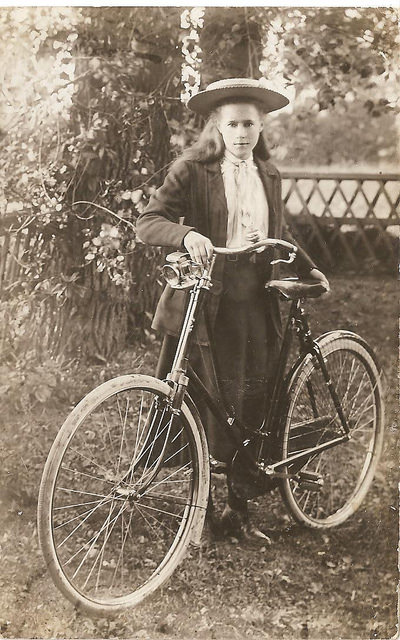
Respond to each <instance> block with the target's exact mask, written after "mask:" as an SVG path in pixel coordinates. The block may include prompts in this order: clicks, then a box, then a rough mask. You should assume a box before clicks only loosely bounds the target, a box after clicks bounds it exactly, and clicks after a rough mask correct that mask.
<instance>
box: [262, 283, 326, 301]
mask: <svg viewBox="0 0 400 640" xmlns="http://www.w3.org/2000/svg"><path fill="white" fill-rule="evenodd" d="M265 288H266V289H267V291H268V290H270V289H276V290H277V291H279V293H280V294H281V295H282V296H284V297H285V298H286V299H287V300H299V299H300V298H318V297H319V296H321V295H322V294H323V293H326V292H327V288H326V286H325V285H324V284H323V283H322V282H318V281H317V280H270V281H269V282H267V283H266V284H265Z"/></svg>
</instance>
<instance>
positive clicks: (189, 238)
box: [183, 231, 213, 266]
mask: <svg viewBox="0 0 400 640" xmlns="http://www.w3.org/2000/svg"><path fill="white" fill-rule="evenodd" d="M183 244H184V246H185V247H186V249H187V250H188V251H189V253H190V257H191V259H192V260H194V262H197V263H199V264H202V265H203V266H207V263H208V261H209V260H211V257H212V254H213V245H212V242H211V240H210V239H209V238H207V237H206V236H203V235H202V234H201V233H197V231H189V233H187V234H186V235H185V237H184V238H183Z"/></svg>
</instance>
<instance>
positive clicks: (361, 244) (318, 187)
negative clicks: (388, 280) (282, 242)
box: [282, 171, 400, 270]
mask: <svg viewBox="0 0 400 640" xmlns="http://www.w3.org/2000/svg"><path fill="white" fill-rule="evenodd" d="M282 178H283V199H284V202H285V207H286V215H287V218H288V220H289V222H290V225H291V227H292V228H293V230H294V231H295V233H296V235H298V236H299V237H301V239H302V244H303V245H304V246H305V248H306V249H307V250H308V251H309V252H310V254H311V255H312V256H313V257H314V258H315V259H316V260H318V261H319V264H321V266H325V267H330V268H335V267H339V266H350V267H351V268H353V269H356V270H359V269H362V268H365V266H366V265H379V266H386V267H389V268H391V267H392V266H393V265H394V264H395V263H396V261H397V244H398V232H399V224H400V217H399V204H400V175H397V174H383V173H377V174H372V173H371V174H359V173H354V174H351V173H341V174H338V173H335V174H333V173H314V172H312V173H311V172H300V171H291V172H282Z"/></svg>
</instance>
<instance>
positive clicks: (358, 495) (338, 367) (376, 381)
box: [281, 331, 384, 528]
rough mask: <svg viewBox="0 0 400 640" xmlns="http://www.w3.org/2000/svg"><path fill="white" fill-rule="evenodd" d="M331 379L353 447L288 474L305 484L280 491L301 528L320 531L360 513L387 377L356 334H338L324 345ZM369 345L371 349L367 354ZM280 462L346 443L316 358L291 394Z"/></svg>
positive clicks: (289, 483) (290, 483)
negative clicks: (310, 450)
mask: <svg viewBox="0 0 400 640" xmlns="http://www.w3.org/2000/svg"><path fill="white" fill-rule="evenodd" d="M319 344H320V348H321V351H322V355H323V357H324V360H325V363H326V367H327V370H328V373H329V375H330V377H331V380H332V382H333V384H334V387H335V389H336V393H337V395H338V398H339V401H340V404H341V406H342V409H343V412H344V415H345V417H346V420H347V423H348V426H349V428H350V440H349V441H347V442H344V443H342V444H339V445H337V446H334V447H332V448H330V449H326V450H325V451H323V452H321V453H319V454H314V455H313V456H311V457H310V458H309V459H308V460H306V462H304V463H299V462H297V463H292V465H288V466H287V467H286V468H287V470H288V471H289V472H292V473H293V472H295V473H298V472H299V471H300V480H296V479H293V478H292V479H285V480H283V481H282V484H281V492H282V495H283V498H284V501H285V503H286V505H287V507H288V509H289V511H290V512H291V514H292V515H293V517H294V518H295V520H296V521H298V522H300V523H302V524H305V525H307V526H309V527H315V528H329V527H333V526H336V525H339V524H341V523H342V522H344V521H345V520H346V519H347V518H348V517H349V516H351V515H352V514H353V513H354V512H355V511H356V509H357V508H358V507H359V506H360V504H361V502H362V500H363V498H364V497H365V495H366V493H367V491H368V489H369V487H370V485H371V482H372V480H373V476H374V472H375V469H376V466H377V463H378V460H379V456H380V453H381V450H382V444H383V431H384V406H383V399H382V386H381V374H380V371H379V369H378V366H377V364H376V361H375V359H374V358H373V357H372V355H371V352H370V350H369V349H368V348H367V345H365V343H364V342H363V341H362V340H361V339H360V338H359V337H358V336H356V335H355V334H351V333H350V332H341V331H335V332H332V333H331V334H327V335H326V336H324V337H323V338H322V339H321V340H320V343H319ZM364 345H365V346H364ZM287 396H288V398H287V400H288V405H287V407H288V408H287V414H286V419H285V424H284V428H283V438H282V450H281V452H282V456H283V458H285V457H287V456H288V455H290V454H295V453H297V452H300V451H304V450H306V449H308V448H311V447H314V446H317V445H319V444H322V443H325V442H328V441H329V440H332V439H334V438H337V437H339V436H341V435H343V430H342V428H341V422H340V419H339V416H338V412H337V410H336V408H335V405H334V403H333V400H332V397H331V394H330V392H329V390H328V387H327V385H326V383H325V381H324V378H323V375H322V372H321V369H320V367H319V366H318V363H317V361H316V359H315V358H312V357H311V356H306V358H305V359H304V360H303V361H302V363H301V364H300V366H299V367H298V368H297V370H296V371H295V372H294V374H293V376H292V379H291V380H290V382H289V386H288V392H287Z"/></svg>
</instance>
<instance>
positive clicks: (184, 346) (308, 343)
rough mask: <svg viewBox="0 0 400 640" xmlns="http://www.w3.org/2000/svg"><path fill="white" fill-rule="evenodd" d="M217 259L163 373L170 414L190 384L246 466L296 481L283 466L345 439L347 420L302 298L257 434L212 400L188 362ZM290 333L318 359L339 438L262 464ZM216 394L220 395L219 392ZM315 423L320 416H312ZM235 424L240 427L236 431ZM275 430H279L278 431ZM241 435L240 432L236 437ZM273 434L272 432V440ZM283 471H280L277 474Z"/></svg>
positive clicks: (200, 281) (274, 423)
mask: <svg viewBox="0 0 400 640" xmlns="http://www.w3.org/2000/svg"><path fill="white" fill-rule="evenodd" d="M215 259H216V255H215V254H214V255H213V257H212V259H211V263H210V267H209V268H204V270H203V273H202V275H201V277H198V278H197V279H196V282H195V284H194V285H193V287H192V288H191V290H190V294H189V304H188V306H187V310H186V314H185V318H184V321H183V324H182V329H181V333H180V337H179V341H178V345H177V349H176V353H175V357H174V361H173V364H172V368H171V371H170V373H169V374H168V375H167V378H166V380H167V382H168V383H169V384H170V386H172V388H173V393H172V397H171V404H170V410H171V411H172V413H176V414H179V412H180V407H181V405H182V402H183V400H184V396H185V394H186V393H187V388H188V384H189V381H190V383H191V388H192V389H193V390H194V393H195V395H196V397H200V398H201V399H202V400H204V402H205V403H206V405H207V407H208V408H209V409H210V411H211V412H212V414H213V415H214V417H215V418H216V420H217V422H218V423H219V425H220V426H221V428H222V429H224V431H225V433H226V434H227V436H228V438H229V439H230V440H231V442H232V443H233V444H234V446H235V448H236V449H238V450H241V452H242V453H243V455H244V457H245V458H246V462H247V463H248V464H249V468H252V469H253V470H258V471H259V472H262V474H264V475H265V476H267V477H270V478H273V477H285V478H288V477H294V476H295V474H291V473H289V472H288V471H287V468H286V467H287V466H288V465H290V464H291V463H293V462H298V461H302V460H304V462H306V460H307V459H309V458H311V457H312V456H313V455H316V454H318V453H321V452H322V451H324V450H326V449H330V448H332V447H335V446H337V445H339V444H341V443H344V442H347V441H348V440H349V435H348V434H349V427H348V424H347V422H346V418H345V416H344V413H343V410H342V407H341V404H340V401H339V398H338V396H337V393H336V391H335V388H334V386H333V384H332V381H331V379H330V376H329V372H328V370H327V368H326V364H325V361H324V358H323V357H322V354H321V351H320V347H319V345H318V342H317V341H315V340H313V339H312V336H311V332H310V329H309V326H308V323H307V320H306V317H305V313H304V309H303V308H302V306H301V302H300V300H294V301H292V303H291V307H290V311H289V316H288V320H287V324H286V327H285V331H284V335H283V340H282V345H281V348H280V353H279V359H278V369H277V374H276V378H275V382H274V386H273V391H272V395H271V403H270V407H269V410H268V414H267V416H266V418H265V420H264V422H263V424H262V425H261V427H260V428H259V429H257V430H251V429H249V428H248V427H246V426H245V425H244V424H243V422H242V421H241V420H240V419H239V418H237V417H234V416H231V415H229V413H228V411H227V409H226V407H225V406H224V404H223V402H221V398H220V397H218V398H214V397H213V396H212V395H211V394H210V393H209V391H208V390H207V388H206V387H205V385H204V384H203V383H202V381H201V380H200V379H199V377H198V376H197V374H196V373H195V372H194V370H193V368H192V367H191V366H190V364H189V357H190V351H191V346H192V344H193V334H194V328H195V324H196V319H197V317H198V315H199V312H200V310H201V309H202V306H203V304H204V302H205V296H206V295H207V293H208V291H209V290H210V288H211V286H212V282H211V275H212V271H213V268H214V264H215ZM293 332H296V333H297V334H298V337H299V341H300V359H302V358H304V357H305V356H306V355H307V354H310V355H311V356H312V357H313V358H316V359H317V362H318V366H319V367H320V368H321V371H322V374H323V377H324V380H325V383H326V385H327V387H328V390H329V393H330V395H331V397H332V400H333V402H334V405H335V408H336V411H337V413H338V416H339V419H340V423H341V427H342V430H343V435H342V436H339V437H337V438H333V439H332V440H328V441H327V442H324V443H323V444H320V445H316V446H314V447H311V448H309V449H306V450H304V451H302V452H300V453H296V454H293V455H289V456H288V457H287V458H285V459H282V460H279V461H276V462H268V463H267V464H266V463H265V460H264V459H263V450H264V448H265V445H266V444H267V443H268V444H269V445H271V438H272V437H277V435H278V430H279V424H280V422H281V420H282V412H284V409H285V406H284V398H285V388H286V383H287V378H286V377H285V369H286V367H287V362H288V356H289V350H290V346H291V343H292V337H293ZM209 343H210V349H211V357H212V361H213V362H214V363H215V358H214V355H213V349H212V342H211V341H210V342H209ZM218 396H220V394H219V393H218ZM316 420H318V418H316ZM234 426H235V427H237V428H238V429H234ZM277 427H278V429H277ZM237 431H239V434H240V435H238V433H237ZM271 434H274V436H272V435H271ZM252 437H253V438H254V437H258V438H259V439H260V441H261V443H260V446H259V450H258V456H257V459H256V460H255V459H254V456H253V455H251V454H250V452H249V451H248V450H247V445H248V444H249V443H250V441H251V438H252ZM282 469H284V471H281V470H282Z"/></svg>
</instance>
